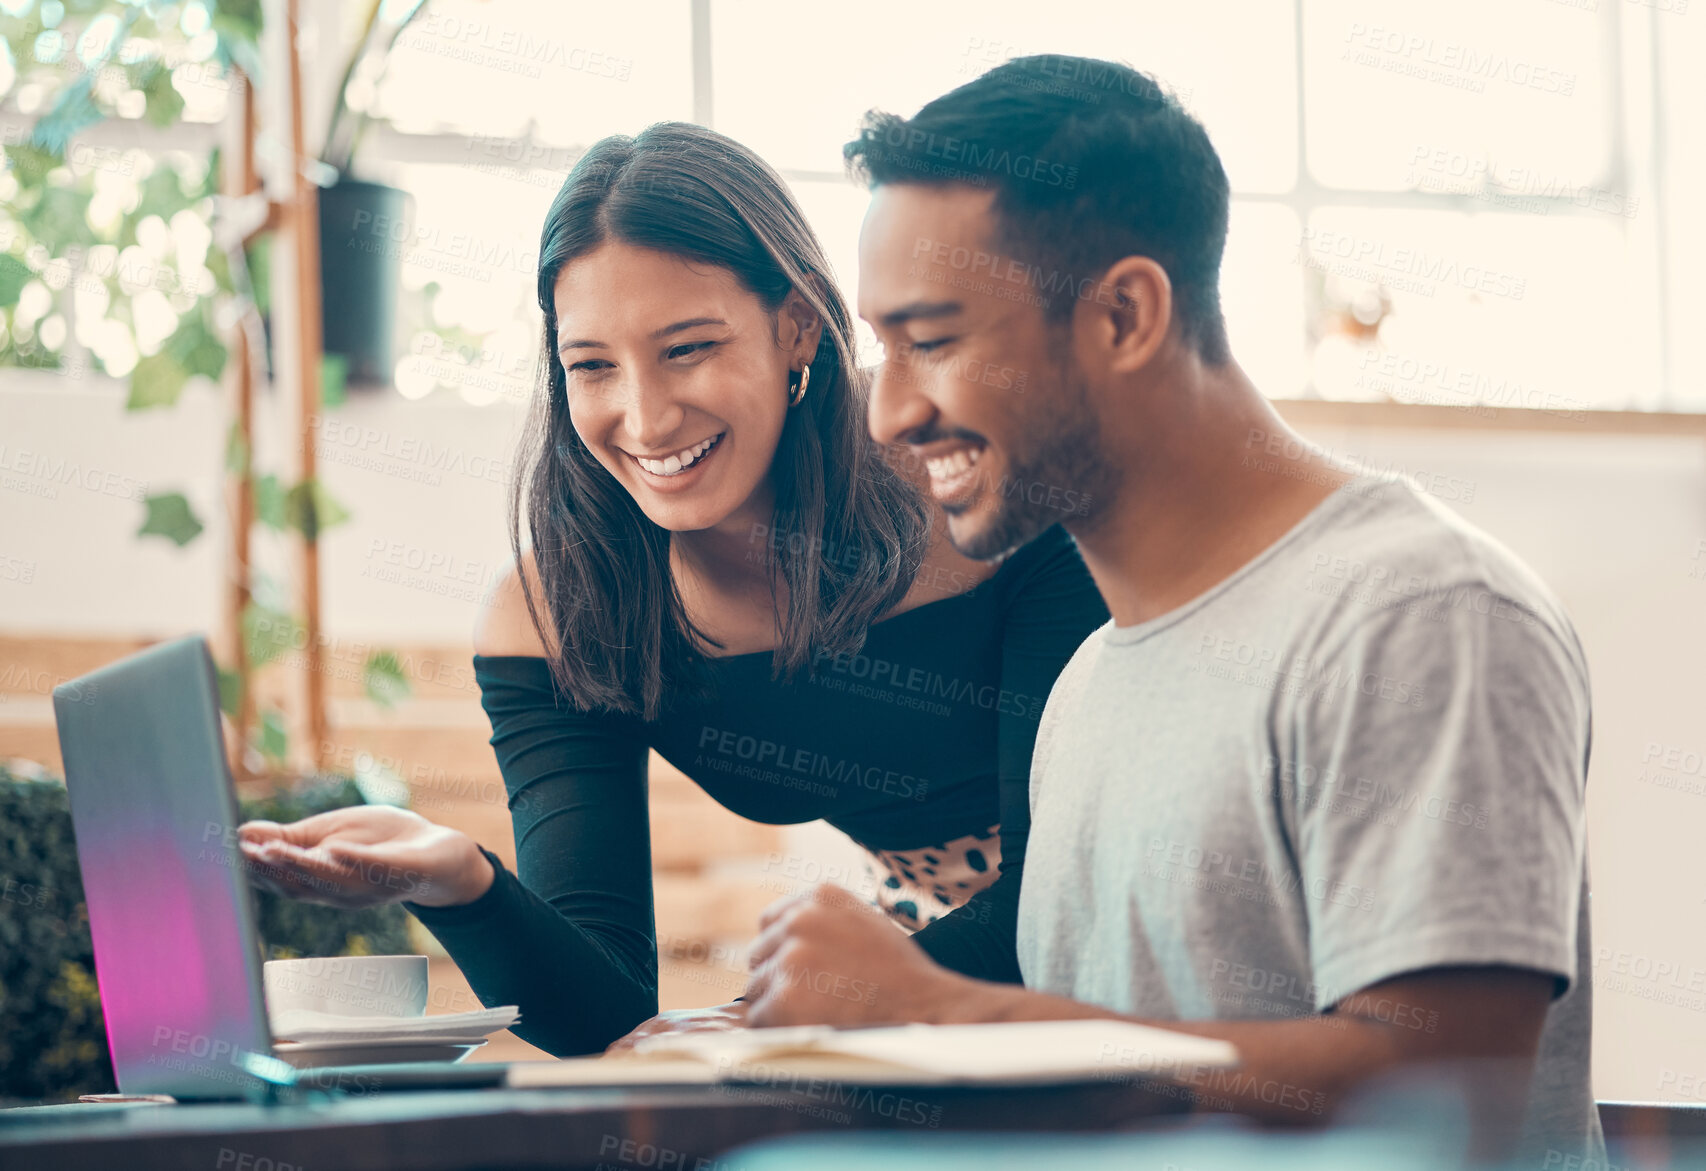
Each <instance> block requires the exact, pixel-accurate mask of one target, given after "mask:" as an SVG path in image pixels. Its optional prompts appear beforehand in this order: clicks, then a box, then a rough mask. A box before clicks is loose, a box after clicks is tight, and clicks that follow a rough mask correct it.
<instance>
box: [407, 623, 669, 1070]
mask: <svg viewBox="0 0 1706 1171" xmlns="http://www.w3.org/2000/svg"><path fill="white" fill-rule="evenodd" d="M474 671H475V678H476V679H477V680H478V681H479V684H480V702H481V704H482V705H483V706H484V707H485V709H486V713H487V715H488V716H489V717H490V718H491V723H492V737H491V743H492V747H493V748H494V749H495V750H496V752H497V758H498V767H499V769H500V770H501V771H502V773H503V779H504V787H505V789H506V790H507V791H508V796H509V809H510V816H511V821H512V824H513V826H514V829H515V850H516V870H517V872H518V873H517V874H511V873H510V872H509V871H508V870H506V869H504V867H503V864H502V863H501V862H500V861H499V860H498V859H497V857H496V856H495V855H492V854H491V853H490V852H489V851H488V852H487V857H488V858H489V859H490V860H491V862H492V865H493V867H494V869H495V870H496V872H497V874H496V880H495V881H494V882H493V883H492V886H491V888H490V889H489V890H488V891H487V892H486V893H485V894H484V895H482V896H481V897H480V898H478V899H476V900H474V901H473V902H472V903H466V904H463V905H461V906H455V907H423V906H420V905H418V904H415V903H406V904H404V905H405V906H406V907H407V908H408V910H409V911H410V912H411V913H412V914H414V916H415V917H416V918H417V919H419V920H420V921H421V922H422V923H423V924H425V925H426V927H427V928H428V930H430V931H431V932H432V933H433V935H434V936H436V937H437V938H438V940H439V942H441V943H443V944H444V946H445V950H447V951H448V952H449V953H450V955H451V957H452V958H453V959H454V960H455V961H456V963H457V966H458V967H460V968H461V969H462V973H463V975H465V976H466V977H467V978H468V982H469V984H470V985H471V986H472V987H473V989H474V992H475V994H476V995H478V996H479V998H480V1001H481V1003H483V1004H486V1005H500V1004H514V1005H517V1006H518V1007H519V1008H520V1009H521V1019H520V1021H518V1022H517V1024H516V1026H515V1028H514V1032H515V1033H516V1035H517V1036H519V1037H521V1038H522V1039H523V1040H525V1041H528V1042H530V1043H531V1044H534V1045H537V1046H539V1047H540V1048H541V1049H544V1050H545V1051H546V1052H549V1053H552V1054H555V1055H557V1056H568V1055H571V1054H579V1053H593V1052H598V1051H600V1050H602V1049H603V1048H604V1047H605V1046H607V1045H608V1044H609V1043H610V1042H611V1041H614V1040H615V1039H616V1038H618V1037H620V1036H622V1035H623V1034H625V1033H627V1032H628V1031H629V1030H630V1029H632V1028H633V1027H634V1026H635V1025H637V1024H639V1023H640V1022H641V1021H643V1020H646V1019H647V1018H649V1017H651V1016H654V1015H656V1013H657V944H656V935H655V926H654V922H653V913H652V875H651V831H650V823H649V819H648V814H647V802H646V760H647V745H646V741H645V738H644V736H643V734H642V728H641V726H640V725H639V723H638V722H637V721H635V720H633V719H631V718H628V717H623V716H618V715H614V714H608V715H601V714H593V713H585V712H578V711H574V710H572V709H570V708H569V707H568V706H567V705H568V700H567V699H566V697H564V696H562V694H561V692H559V691H557V690H556V688H555V687H554V686H553V684H552V680H551V673H550V668H549V666H548V665H547V664H546V662H545V661H544V660H543V659H539V658H525V657H508V656H504V657H490V658H488V657H485V656H478V655H477V656H475V658H474Z"/></svg>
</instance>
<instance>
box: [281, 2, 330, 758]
mask: <svg viewBox="0 0 1706 1171" xmlns="http://www.w3.org/2000/svg"><path fill="white" fill-rule="evenodd" d="M298 6H299V0H285V54H286V60H287V61H288V62H289V77H288V78H287V79H286V84H287V85H288V86H289V88H290V153H291V158H292V159H293V166H292V168H291V171H292V180H293V192H292V198H291V201H290V226H291V232H290V235H291V239H292V241H293V242H294V245H295V255H294V256H293V258H292V259H293V261H294V264H295V269H296V274H295V275H296V280H295V282H294V284H295V289H294V290H293V292H294V296H295V299H296V317H297V321H296V344H297V351H296V352H297V363H298V364H297V372H296V373H297V377H298V379H299V380H300V387H299V393H298V395H297V407H298V416H297V424H298V427H299V435H298V438H299V441H300V443H301V448H300V451H301V459H300V463H299V465H298V467H299V471H300V475H301V481H300V482H301V483H303V484H312V483H313V482H314V479H315V476H316V475H317V474H318V472H317V463H318V461H317V460H316V459H315V434H314V433H315V422H316V420H317V419H318V418H319V414H320V395H321V389H320V363H321V345H322V342H321V336H320V334H321V331H320V312H321V307H320V189H319V188H318V187H316V186H315V185H314V182H313V180H312V179H310V178H309V177H308V167H307V163H308V161H309V159H308V153H307V150H306V147H305V143H304V139H303V134H302V55H301V53H300V52H299V51H298V49H297V44H296V41H297V37H298V35H299V31H300V30H299V22H298V20H297V9H298ZM312 500H313V497H312V496H310V498H309V502H308V503H307V504H306V505H305V510H306V511H307V512H309V513H310V514H312V512H313V507H312ZM305 527H306V530H307V531H306V532H304V533H303V536H302V543H301V548H300V564H301V567H302V571H301V578H300V581H299V582H298V597H299V599H300V605H301V610H302V623H303V628H304V629H303V634H304V635H305V637H306V640H307V645H306V646H305V648H304V655H305V670H306V671H307V679H306V680H305V681H304V682H305V684H306V686H305V689H304V692H303V696H304V702H305V704H306V709H307V710H306V711H305V713H304V716H305V723H306V725H307V727H306V732H307V735H308V743H309V749H308V752H309V757H308V758H309V760H310V761H311V762H312V764H313V766H314V767H315V768H316V769H318V768H320V767H321V766H322V765H323V764H324V761H325V752H326V732H327V729H326V670H325V666H326V664H325V650H324V647H323V646H322V645H321V644H322V638H321V624H320V541H319V533H318V532H317V531H316V528H317V526H316V525H315V524H309V525H307V526H305Z"/></svg>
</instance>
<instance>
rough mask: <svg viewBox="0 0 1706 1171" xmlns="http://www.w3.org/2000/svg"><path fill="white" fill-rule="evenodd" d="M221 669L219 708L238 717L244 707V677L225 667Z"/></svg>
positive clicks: (234, 717)
mask: <svg viewBox="0 0 1706 1171" xmlns="http://www.w3.org/2000/svg"><path fill="white" fill-rule="evenodd" d="M218 671H219V710H220V711H222V712H224V713H225V714H226V715H228V716H230V717H231V718H232V719H236V718H237V715H238V713H239V712H241V711H242V708H243V677H242V676H241V675H239V674H237V672H235V671H227V670H226V669H225V668H224V667H220V668H218Z"/></svg>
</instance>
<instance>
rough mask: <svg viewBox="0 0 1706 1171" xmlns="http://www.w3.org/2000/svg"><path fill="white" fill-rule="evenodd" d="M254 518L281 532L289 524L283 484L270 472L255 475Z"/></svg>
mask: <svg viewBox="0 0 1706 1171" xmlns="http://www.w3.org/2000/svg"><path fill="white" fill-rule="evenodd" d="M255 519H256V520H258V521H260V522H261V523H262V524H264V525H266V526H267V528H269V529H272V530H273V531H274V532H278V533H282V532H283V531H284V530H285V527H286V526H287V525H289V524H290V517H289V515H288V513H287V511H286V503H285V491H284V485H283V484H280V483H279V482H278V477H277V476H274V475H272V474H270V473H269V474H267V475H265V476H256V477H255Z"/></svg>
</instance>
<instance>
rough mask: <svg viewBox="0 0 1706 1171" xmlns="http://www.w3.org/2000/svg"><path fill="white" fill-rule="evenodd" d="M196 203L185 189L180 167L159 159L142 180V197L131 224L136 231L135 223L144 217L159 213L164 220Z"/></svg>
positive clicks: (168, 219) (133, 213)
mask: <svg viewBox="0 0 1706 1171" xmlns="http://www.w3.org/2000/svg"><path fill="white" fill-rule="evenodd" d="M194 204H195V197H194V196H191V195H188V194H186V193H185V191H184V184H183V180H182V178H181V177H180V176H179V175H178V168H176V167H174V166H173V165H172V164H171V162H170V161H168V160H166V159H161V160H159V161H158V162H157V163H156V164H155V167H154V169H153V170H152V171H150V172H148V175H147V177H146V178H145V179H143V180H142V199H141V201H140V202H138V203H137V205H136V210H135V211H134V212H132V213H131V218H132V220H133V221H134V223H133V224H131V225H130V227H131V230H132V232H134V231H135V223H141V222H142V220H143V219H144V218H146V217H147V216H151V215H157V216H159V217H160V218H161V219H163V220H167V221H170V220H171V218H172V217H173V216H175V215H177V214H178V213H179V212H180V211H183V210H184V209H185V208H187V207H192V206H194Z"/></svg>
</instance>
